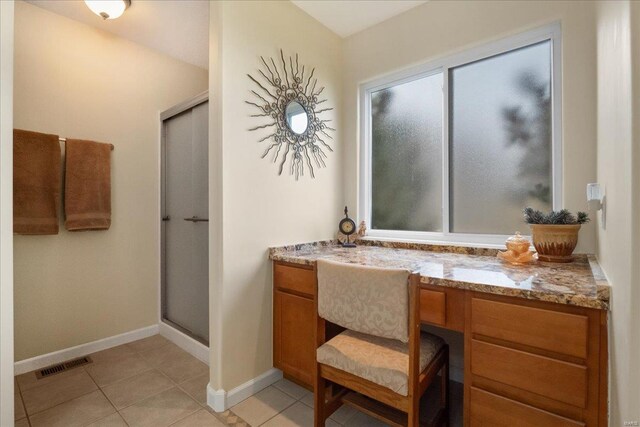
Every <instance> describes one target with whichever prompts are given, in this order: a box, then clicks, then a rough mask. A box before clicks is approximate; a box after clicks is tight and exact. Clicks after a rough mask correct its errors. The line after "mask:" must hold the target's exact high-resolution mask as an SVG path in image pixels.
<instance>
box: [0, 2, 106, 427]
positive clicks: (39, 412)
mask: <svg viewBox="0 0 640 427" xmlns="http://www.w3.org/2000/svg"><path fill="white" fill-rule="evenodd" d="M0 1H1V0H0ZM89 378H91V375H89ZM91 380H92V381H93V378H91ZM93 383H94V385H95V386H96V387H97V388H96V389H95V390H91V391H90V392H87V393H83V394H81V395H80V396H76V397H74V398H72V399H68V400H65V401H64V402H60V403H58V404H55V405H53V406H50V407H48V408H45V409H43V410H41V411H38V412H34V413H33V414H29V413H28V412H27V407H26V406H25V407H24V412H25V414H27V417H29V425H31V417H33V416H35V415H38V414H41V413H43V412H45V411H48V410H50V409H53V408H56V407H58V406H60V405H63V404H65V403H67V402H71V401H72V400H76V399H79V398H81V397H84V396H86V395H88V394H91V393H94V392H96V391H98V390H100V387H99V386H98V385H97V384H96V383H95V381H93ZM32 390H33V389H32ZM100 391H102V390H100ZM107 400H109V399H107ZM109 403H111V402H109Z"/></svg>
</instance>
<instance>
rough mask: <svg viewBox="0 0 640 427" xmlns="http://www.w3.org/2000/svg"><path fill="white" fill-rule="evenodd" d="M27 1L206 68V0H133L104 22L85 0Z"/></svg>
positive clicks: (207, 46)
mask: <svg viewBox="0 0 640 427" xmlns="http://www.w3.org/2000/svg"><path fill="white" fill-rule="evenodd" d="M0 1H2V0H0ZM26 1H28V2H29V3H31V4H34V5H36V6H39V7H41V8H43V9H47V10H49V11H51V12H54V13H57V14H59V15H63V16H66V17H68V18H71V19H74V20H76V21H80V22H82V23H85V24H88V25H90V26H92V27H96V28H99V29H101V30H104V31H108V32H110V33H113V34H115V35H117V36H120V37H123V38H125V39H128V40H131V41H133V42H136V43H139V44H141V45H143V46H147V47H149V48H151V49H154V50H157V51H160V52H162V53H164V54H166V55H169V56H172V57H174V58H177V59H180V60H182V61H185V62H188V63H190V64H193V65H197V66H199V67H202V68H209V2H208V1H206V0H162V1H148V0H132V1H131V7H130V8H129V9H127V10H126V11H125V13H124V15H122V16H121V17H120V18H117V19H113V20H106V21H104V20H102V18H100V17H99V16H97V15H95V14H94V13H93V12H91V11H90V10H89V8H88V7H87V6H86V5H85V4H84V1H78V0H57V1H51V0H26Z"/></svg>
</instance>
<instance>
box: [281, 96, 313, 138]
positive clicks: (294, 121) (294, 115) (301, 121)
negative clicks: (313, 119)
mask: <svg viewBox="0 0 640 427" xmlns="http://www.w3.org/2000/svg"><path fill="white" fill-rule="evenodd" d="M284 116H285V120H286V121H287V126H289V129H291V131H292V132H293V133H296V134H298V135H302V134H303V133H305V131H306V130H307V126H309V118H308V117H307V112H306V111H305V109H304V107H303V106H302V105H300V103H299V102H298V101H290V102H289V103H288V104H287V108H285V110H284Z"/></svg>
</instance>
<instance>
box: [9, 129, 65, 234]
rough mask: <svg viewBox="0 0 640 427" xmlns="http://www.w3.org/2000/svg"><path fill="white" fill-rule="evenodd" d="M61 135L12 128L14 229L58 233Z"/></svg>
mask: <svg viewBox="0 0 640 427" xmlns="http://www.w3.org/2000/svg"><path fill="white" fill-rule="evenodd" d="M61 164H62V162H61V155H60V142H59V141H58V135H48V134H45V133H38V132H30V131H27V130H20V129H14V130H13V232H14V233H17V234H58V207H59V206H60V189H61V186H62V183H61V181H62V173H61V167H62V166H61Z"/></svg>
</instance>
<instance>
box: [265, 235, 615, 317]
mask: <svg viewBox="0 0 640 427" xmlns="http://www.w3.org/2000/svg"><path fill="white" fill-rule="evenodd" d="M497 252H498V251H497V250H496V249H479V248H469V247H459V246H440V245H427V244H411V243H390V242H378V241H371V240H362V241H360V242H359V245H358V246H357V247H355V248H343V247H342V246H339V245H338V244H337V242H336V241H322V242H313V243H305V244H299V245H292V246H284V247H276V248H270V249H269V258H270V259H272V260H274V261H285V262H289V263H293V264H302V265H313V264H314V263H315V261H316V260H318V259H327V260H332V261H339V262H346V263H352V264H361V265H370V266H376V267H389V268H406V269H408V270H410V271H412V272H415V273H419V274H420V276H421V281H422V283H426V284H430V285H436V286H445V287H450V288H459V289H466V290H472V291H478V292H487V293H491V294H499V295H507V296H515V297H521V298H526V299H532V300H540V301H548V302H555V303H559V304H569V305H575V306H581V307H589V308H597V309H602V310H608V309H609V298H610V286H609V284H608V282H607V280H606V278H605V276H604V274H603V273H602V270H601V269H600V266H599V265H598V262H597V260H596V259H595V257H594V256H591V255H576V256H575V261H574V262H572V263H568V264H556V263H545V262H536V263H533V264H530V265H526V266H513V265H510V264H507V263H504V262H503V261H501V260H499V259H498V258H496V254H497Z"/></svg>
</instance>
